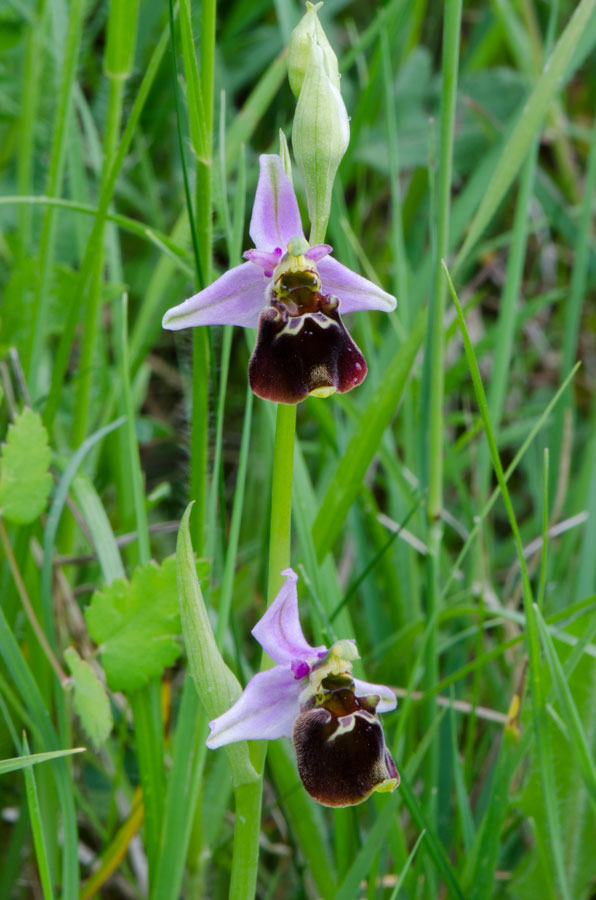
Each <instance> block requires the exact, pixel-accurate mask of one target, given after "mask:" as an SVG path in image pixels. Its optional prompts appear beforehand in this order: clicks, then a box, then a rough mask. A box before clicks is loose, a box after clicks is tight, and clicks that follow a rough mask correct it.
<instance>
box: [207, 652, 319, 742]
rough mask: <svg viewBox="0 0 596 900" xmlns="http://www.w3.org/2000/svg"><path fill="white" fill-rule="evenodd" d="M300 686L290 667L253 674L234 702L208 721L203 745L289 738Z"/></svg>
mask: <svg viewBox="0 0 596 900" xmlns="http://www.w3.org/2000/svg"><path fill="white" fill-rule="evenodd" d="M303 687H304V685H303V684H301V682H299V681H296V679H295V678H294V675H293V673H292V672H291V670H290V669H289V668H287V667H285V666H275V668H273V669H267V670H266V671H265V672H259V673H258V674H257V675H255V676H253V678H251V679H250V681H249V682H248V684H247V685H246V687H245V689H244V691H243V692H242V694H241V695H240V697H239V698H238V700H237V701H236V703H235V704H234V705H233V706H232V707H230V709H228V710H227V712H225V713H223V715H221V716H218V718H217V719H214V720H213V721H212V722H210V723H209V726H210V728H211V733H210V735H209V737H208V738H207V746H208V747H211V749H212V750H214V749H215V748H216V747H221V746H223V745H224V744H232V743H234V742H235V741H259V740H268V741H272V740H275V738H280V737H291V736H292V725H293V724H294V720H295V718H296V716H297V715H298V713H299V712H300V706H299V703H298V697H299V695H300V692H301V691H302V689H303Z"/></svg>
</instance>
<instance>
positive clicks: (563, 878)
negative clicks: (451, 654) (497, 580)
mask: <svg viewBox="0 0 596 900" xmlns="http://www.w3.org/2000/svg"><path fill="white" fill-rule="evenodd" d="M443 265H444V269H445V275H446V277H447V282H448V284H449V289H450V291H451V296H452V297H453V302H454V303H455V308H456V311H457V318H458V321H459V325H460V329H461V332H462V337H463V341H464V348H465V352H466V358H467V360H468V367H469V369H470V374H471V376H472V382H473V385H474V393H475V394H476V401H477V403H478V408H479V411H480V415H481V417H482V424H483V426H484V431H485V434H486V439H487V441H488V445H489V448H490V455H491V459H492V462H493V467H494V470H495V474H496V476H497V481H498V482H499V486H500V488H501V494H502V496H503V502H504V504H505V508H506V510H507V516H508V518H509V524H510V527H511V531H512V532H513V537H514V542H515V548H516V550H517V556H518V560H519V565H520V568H521V575H522V587H523V601H524V612H525V617H526V636H527V643H528V655H529V659H530V680H531V686H532V712H533V724H534V738H535V741H536V749H537V753H538V760H539V768H540V775H541V778H542V782H543V789H544V802H545V806H546V816H547V821H548V826H549V831H550V846H551V850H552V857H553V859H552V862H553V864H554V870H555V875H556V879H557V881H558V885H559V890H560V891H561V895H562V897H563V898H564V900H570V894H569V887H568V882H567V875H566V872H565V866H564V860H563V839H562V833H561V826H560V821H559V815H558V808H557V802H556V793H555V786H554V773H553V768H552V762H551V759H550V753H549V749H548V742H547V737H546V709H545V703H544V688H543V684H542V678H541V669H540V645H539V639H538V631H537V625H536V617H535V615H534V605H533V598H532V588H531V585H530V578H529V575H528V569H527V565H526V560H525V556H524V548H523V543H522V539H521V535H520V532H519V527H518V524H517V519H516V517H515V512H514V509H513V504H512V502H511V497H510V495H509V489H508V487H507V482H506V480H505V475H504V472H503V467H502V465H501V459H500V456H499V451H498V450H497V445H496V442H495V437H494V432H493V429H492V424H491V421H490V416H489V411H488V405H487V401H486V395H485V393H484V387H483V384H482V379H481V377H480V371H479V369H478V363H477V361H476V356H475V354H474V348H473V346H472V342H471V341H470V336H469V334H468V331H467V328H466V323H465V320H464V316H463V312H462V309H461V306H460V304H459V300H458V298H457V294H456V292H455V288H454V287H453V282H452V281H451V277H450V275H449V271H448V269H447V266H446V265H445V263H443Z"/></svg>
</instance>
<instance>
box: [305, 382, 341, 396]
mask: <svg viewBox="0 0 596 900" xmlns="http://www.w3.org/2000/svg"><path fill="white" fill-rule="evenodd" d="M331 394H335V388H334V387H333V385H332V384H330V385H328V386H327V387H318V388H315V389H314V390H313V391H311V392H310V394H309V397H330V396H331Z"/></svg>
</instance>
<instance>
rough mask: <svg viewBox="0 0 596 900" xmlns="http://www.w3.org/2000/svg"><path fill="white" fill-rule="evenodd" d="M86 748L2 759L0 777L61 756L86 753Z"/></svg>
mask: <svg viewBox="0 0 596 900" xmlns="http://www.w3.org/2000/svg"><path fill="white" fill-rule="evenodd" d="M85 749H86V748H85V747H75V748H74V749H72V750H50V751H48V752H47V753H29V751H28V750H27V752H26V754H25V755H24V756H15V757H14V758H13V759H0V775H6V773H7V772H15V771H16V770H17V769H28V768H30V767H31V766H36V765H38V764H39V763H43V762H47V761H48V760H50V759H58V758H59V757H61V756H72V754H73V753H84V752H85Z"/></svg>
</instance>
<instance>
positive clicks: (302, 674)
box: [290, 659, 310, 681]
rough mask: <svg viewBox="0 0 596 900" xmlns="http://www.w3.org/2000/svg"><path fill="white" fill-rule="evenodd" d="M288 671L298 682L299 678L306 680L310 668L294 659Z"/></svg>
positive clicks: (300, 660) (305, 663) (299, 660)
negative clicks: (290, 671)
mask: <svg viewBox="0 0 596 900" xmlns="http://www.w3.org/2000/svg"><path fill="white" fill-rule="evenodd" d="M290 669H291V670H292V672H293V673H294V678H295V679H296V681H299V680H300V678H306V676H307V675H308V673H309V672H310V666H309V665H308V663H307V662H304V660H302V659H294V660H292V663H291V665H290Z"/></svg>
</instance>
